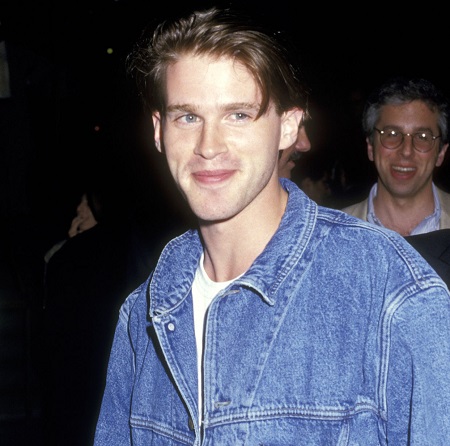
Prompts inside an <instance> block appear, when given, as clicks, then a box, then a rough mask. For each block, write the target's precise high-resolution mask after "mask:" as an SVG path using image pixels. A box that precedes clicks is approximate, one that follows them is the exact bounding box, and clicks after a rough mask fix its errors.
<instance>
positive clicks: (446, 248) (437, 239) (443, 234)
mask: <svg viewBox="0 0 450 446" xmlns="http://www.w3.org/2000/svg"><path fill="white" fill-rule="evenodd" d="M405 239H406V240H407V241H408V242H409V243H410V244H411V245H412V246H413V247H414V248H415V249H416V250H417V251H419V253H420V254H421V255H422V257H424V258H425V260H426V261H427V262H428V263H429V264H430V265H431V266H432V267H433V268H434V269H435V271H436V272H437V273H438V274H439V275H440V276H441V277H442V279H443V280H444V282H445V283H446V284H447V286H448V287H449V288H450V229H439V230H438V231H432V232H428V233H426V234H418V235H410V236H407V237H405Z"/></svg>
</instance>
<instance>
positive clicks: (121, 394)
mask: <svg viewBox="0 0 450 446" xmlns="http://www.w3.org/2000/svg"><path fill="white" fill-rule="evenodd" d="M141 288H142V287H141ZM138 297H139V289H138V290H136V291H135V292H134V293H132V294H131V295H130V296H129V297H128V298H127V300H126V301H125V303H124V304H123V306H122V308H121V309H120V314H119V319H118V322H117V327H116V331H115V335H114V342H113V346H112V349H111V355H110V358H109V364H108V373H107V382H106V386H105V391H104V395H103V402H102V406H101V410H100V415H99V419H98V422H97V428H96V433H95V443H94V444H95V445H96V446H114V445H120V446H127V445H131V435H130V424H129V423H130V405H131V395H132V388H133V383H134V380H135V378H134V377H135V369H136V368H135V355H134V351H133V347H132V343H131V342H130V333H129V329H128V327H129V317H130V311H131V308H132V307H133V305H134V304H135V303H136V300H137V298H138ZM111 420H114V421H113V422H111Z"/></svg>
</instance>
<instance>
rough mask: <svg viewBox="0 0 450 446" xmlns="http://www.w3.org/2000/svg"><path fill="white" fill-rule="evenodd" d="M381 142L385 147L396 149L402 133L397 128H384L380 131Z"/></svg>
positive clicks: (401, 138) (400, 141)
mask: <svg viewBox="0 0 450 446" xmlns="http://www.w3.org/2000/svg"><path fill="white" fill-rule="evenodd" d="M380 139H381V144H383V146H384V147H386V148H387V149H396V148H397V147H398V146H399V145H400V144H401V143H402V140H403V135H402V134H401V133H400V132H397V130H392V129H385V130H383V131H382V132H380Z"/></svg>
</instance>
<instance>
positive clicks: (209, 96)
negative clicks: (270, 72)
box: [166, 55, 261, 107]
mask: <svg viewBox="0 0 450 446" xmlns="http://www.w3.org/2000/svg"><path fill="white" fill-rule="evenodd" d="M166 100H167V106H168V107H173V106H185V105H189V106H191V107H200V106H204V105H206V104H208V103H209V104H213V103H214V104H216V105H217V104H224V105H225V106H226V104H237V103H242V104H251V106H252V107H254V106H255V104H260V103H261V93H260V89H259V85H258V84H257V82H256V81H255V79H254V78H253V76H252V75H251V74H250V72H249V71H248V70H247V68H245V67H244V66H243V65H242V64H240V63H238V64H236V62H235V60H233V59H231V58H229V57H220V58H215V57H211V56H204V55H201V56H195V55H186V56H183V57H182V58H181V59H179V60H178V61H177V62H175V63H174V64H171V65H170V66H169V67H168V69H167V73H166Z"/></svg>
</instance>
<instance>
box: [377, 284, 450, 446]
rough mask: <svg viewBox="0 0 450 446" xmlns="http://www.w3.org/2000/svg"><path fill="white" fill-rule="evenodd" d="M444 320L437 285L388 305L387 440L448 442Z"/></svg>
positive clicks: (449, 315) (448, 311)
mask: <svg viewBox="0 0 450 446" xmlns="http://www.w3.org/2000/svg"><path fill="white" fill-rule="evenodd" d="M391 310H392V314H389V312H390V311H391ZM390 319H392V323H391V324H389V325H388V321H389V320H390ZM449 321H450V304H449V297H448V294H447V293H446V292H445V291H444V289H442V290H440V289H439V287H431V288H427V289H425V290H422V291H421V292H419V293H417V295H416V296H413V297H410V298H409V299H407V300H405V301H404V302H402V303H400V304H399V307H398V308H395V307H394V306H393V307H392V308H391V309H388V314H387V315H386V330H384V335H385V337H386V341H387V342H386V345H387V346H388V349H389V351H388V353H387V358H388V360H387V363H386V367H388V373H387V383H386V398H387V420H388V422H387V430H388V432H387V438H388V439H389V444H391V443H392V444H396V445H397V444H398V445H410V444H411V445H414V444H417V445H419V444H420V445H430V446H431V445H433V446H437V445H442V446H444V445H447V444H450V412H449V410H448V409H449V401H450V379H449V377H450V343H449V342H450V341H449V340H450V326H449ZM382 376H383V375H382ZM381 394H383V392H381ZM401 408H409V409H410V410H405V409H403V410H401Z"/></svg>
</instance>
